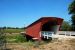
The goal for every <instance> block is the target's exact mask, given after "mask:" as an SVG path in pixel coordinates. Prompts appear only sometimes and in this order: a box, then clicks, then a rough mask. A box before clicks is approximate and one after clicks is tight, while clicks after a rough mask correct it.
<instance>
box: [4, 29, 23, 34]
mask: <svg viewBox="0 0 75 50" xmlns="http://www.w3.org/2000/svg"><path fill="white" fill-rule="evenodd" d="M23 31H24V30H23V29H4V30H3V32H4V33H20V32H23Z"/></svg>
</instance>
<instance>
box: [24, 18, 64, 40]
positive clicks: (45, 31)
mask: <svg viewBox="0 0 75 50" xmlns="http://www.w3.org/2000/svg"><path fill="white" fill-rule="evenodd" d="M62 22H63V19H62V18H57V17H42V18H40V19H39V20H37V21H35V22H34V23H32V24H31V25H29V26H28V27H26V33H25V35H26V38H27V39H28V40H29V39H33V38H37V39H38V40H42V39H49V38H50V37H51V36H52V35H53V34H56V32H57V31H58V30H59V29H60V26H61V24H62Z"/></svg>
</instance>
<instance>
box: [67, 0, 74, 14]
mask: <svg viewBox="0 0 75 50" xmlns="http://www.w3.org/2000/svg"><path fill="white" fill-rule="evenodd" d="M68 10H69V14H75V0H73V2H72V3H71V4H70V5H69V8H68Z"/></svg>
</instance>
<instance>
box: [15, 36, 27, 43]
mask: <svg viewBox="0 0 75 50" xmlns="http://www.w3.org/2000/svg"><path fill="white" fill-rule="evenodd" d="M15 39H16V40H15V42H26V38H25V37H24V36H23V35H18V36H16V38H15Z"/></svg>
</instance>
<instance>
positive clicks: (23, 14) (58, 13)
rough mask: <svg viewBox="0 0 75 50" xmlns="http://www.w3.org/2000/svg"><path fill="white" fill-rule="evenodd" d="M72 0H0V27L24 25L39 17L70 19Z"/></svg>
mask: <svg viewBox="0 0 75 50" xmlns="http://www.w3.org/2000/svg"><path fill="white" fill-rule="evenodd" d="M71 2H72V0H0V27H3V26H7V27H26V26H28V25H30V24H31V23H33V22H35V21H36V20H38V19H39V18H41V17H60V18H63V19H64V20H65V21H70V20H71V19H70V16H71V15H69V14H68V13H69V12H68V6H69V4H70V3H71Z"/></svg>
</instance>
